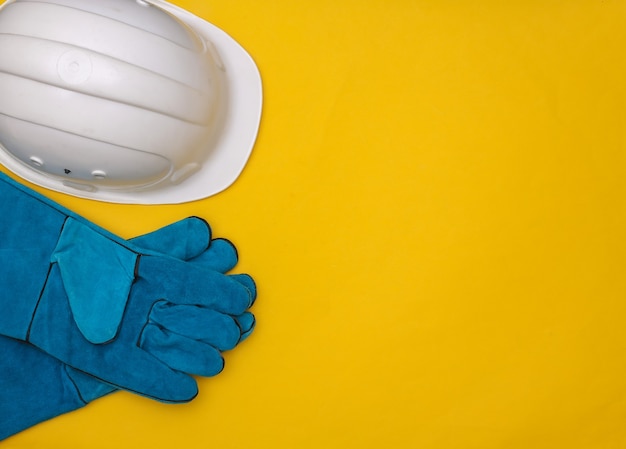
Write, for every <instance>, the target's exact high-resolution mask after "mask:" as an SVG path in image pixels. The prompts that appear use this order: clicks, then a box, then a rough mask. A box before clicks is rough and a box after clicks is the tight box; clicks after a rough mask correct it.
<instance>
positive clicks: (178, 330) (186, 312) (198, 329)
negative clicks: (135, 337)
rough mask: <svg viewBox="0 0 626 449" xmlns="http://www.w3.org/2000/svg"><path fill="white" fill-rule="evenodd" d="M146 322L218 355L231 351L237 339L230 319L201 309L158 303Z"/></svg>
mask: <svg viewBox="0 0 626 449" xmlns="http://www.w3.org/2000/svg"><path fill="white" fill-rule="evenodd" d="M150 322H152V323H154V324H157V325H159V326H160V327H161V328H164V329H167V330H168V331H170V332H173V333H175V334H178V335H182V336H184V337H188V338H191V339H194V340H200V341H203V342H205V343H208V344H210V345H211V346H213V347H215V348H217V349H219V350H220V351H226V350H229V349H233V348H234V347H235V346H236V345H237V343H238V342H239V339H240V338H241V330H240V328H239V326H238V325H237V322H236V321H235V320H234V319H233V318H232V317H230V316H228V315H225V314H223V313H219V312H216V311H215V310H211V309H205V308H203V307H197V306H189V305H176V304H171V303H168V302H165V301H159V302H158V303H156V304H155V305H154V307H153V308H152V311H151V312H150Z"/></svg>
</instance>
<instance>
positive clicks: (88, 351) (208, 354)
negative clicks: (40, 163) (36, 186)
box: [0, 175, 256, 402]
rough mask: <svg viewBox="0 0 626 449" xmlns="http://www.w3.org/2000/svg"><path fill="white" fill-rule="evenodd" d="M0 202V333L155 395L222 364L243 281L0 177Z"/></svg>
mask: <svg viewBox="0 0 626 449" xmlns="http://www.w3.org/2000/svg"><path fill="white" fill-rule="evenodd" d="M0 210H2V214H1V215H0V267H1V269H0V307H1V308H2V310H3V314H2V315H1V316H0V334H2V335H5V336H8V337H12V338H15V339H18V340H22V341H27V342H30V343H31V344H33V345H34V346H37V347H38V348H39V349H41V350H43V351H44V352H46V353H48V354H50V355H51V356H53V357H56V358H57V359H59V360H61V361H62V362H64V363H66V364H68V365H70V366H72V367H74V368H76V369H78V370H79V371H82V372H85V373H87V374H89V375H91V376H93V377H95V378H97V379H99V380H102V381H104V382H107V383H109V384H111V385H113V386H116V387H119V388H123V389H125V390H128V391H132V392H136V393H138V394H142V395H145V396H148V397H151V398H154V399H158V400H161V401H164V402H186V401H189V400H191V399H193V398H194V397H195V396H196V394H197V385H196V382H195V380H194V379H193V378H192V377H191V376H190V375H189V374H197V375H203V376H210V375H214V374H216V373H218V372H219V371H221V369H222V367H223V361H222V357H221V354H220V352H219V351H218V350H217V349H216V348H218V349H220V350H226V349H230V348H232V347H233V346H234V345H235V344H236V343H237V341H238V340H239V337H240V330H239V328H238V326H237V324H236V322H235V320H234V319H233V318H232V317H233V316H237V315H241V314H242V313H244V312H245V311H246V310H247V309H248V308H249V307H250V305H251V304H252V301H253V300H254V298H255V296H256V287H255V285H254V281H253V280H252V278H250V277H249V276H247V275H243V274H238V275H224V274H223V273H220V272H219V271H215V270H212V269H208V268H206V267H203V266H199V265H198V264H193V263H191V262H187V261H182V260H180V259H177V258H174V257H171V256H169V255H163V254H161V253H158V252H154V251H150V250H143V249H142V248H140V247H138V246H136V245H135V244H133V243H131V242H126V241H124V240H123V239H120V238H119V237H117V236H114V235H113V234H111V233H109V232H107V231H105V230H104V229H102V228H99V227H97V226H96V225H94V224H93V223H90V222H89V221H87V220H85V219H84V218H82V217H80V216H78V215H76V214H74V213H72V212H71V211H69V210H67V209H65V208H63V207H61V206H60V205H58V204H56V203H54V202H53V201H51V200H49V199H47V198H45V197H43V196H41V195H39V194H37V193H36V192H34V191H32V190H30V189H28V188H27V187H25V186H23V185H20V184H18V183H16V182H14V181H13V180H11V179H10V178H8V177H7V176H5V175H2V176H0ZM208 329H211V331H208ZM215 329H219V332H217V334H216V332H215V331H214V330H215ZM215 335H219V337H220V338H219V340H218V341H212V340H211V339H212V337H214V336H215Z"/></svg>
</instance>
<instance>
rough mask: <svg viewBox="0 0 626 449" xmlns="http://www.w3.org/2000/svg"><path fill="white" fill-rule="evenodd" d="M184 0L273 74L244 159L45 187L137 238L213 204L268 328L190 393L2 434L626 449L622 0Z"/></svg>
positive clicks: (191, 443)
mask: <svg viewBox="0 0 626 449" xmlns="http://www.w3.org/2000/svg"><path fill="white" fill-rule="evenodd" d="M176 3H177V4H179V5H180V6H182V7H184V8H186V9H189V10H190V11H192V12H194V13H195V14H197V15H200V16H202V17H204V18H206V19H208V20H210V21H211V22H213V23H214V24H216V25H218V26H219V27H221V28H222V29H224V30H226V31H227V32H228V33H230V34H231V35H232V36H233V37H235V38H236V39H237V40H238V41H239V42H240V43H241V44H242V45H243V46H244V47H245V48H246V49H247V50H248V51H249V52H250V54H251V55H252V56H253V57H254V59H255V60H256V62H257V64H258V66H259V69H260V71H261V74H262V77H263V86H264V97H265V98H264V100H265V103H264V110H263V119H262V126H261V129H260V133H259V139H258V141H257V145H256V146H255V149H254V151H253V154H252V157H251V159H250V161H249V164H248V165H247V166H246V168H245V170H244V172H243V174H242V176H241V177H240V178H239V179H238V181H237V182H236V183H235V184H234V185H233V186H232V187H231V188H229V189H228V190H226V191H224V192H223V193H220V194H219V195H217V196H214V197H211V198H208V199H206V200H202V201H197V202H194V203H189V204H184V205H173V206H128V205H113V204H102V203H96V202H93V201H87V200H81V199H77V198H72V197H68V196H65V195H62V194H58V193H52V192H49V191H45V190H43V189H38V190H39V191H42V192H44V193H45V194H47V195H48V196H50V197H51V198H53V199H55V200H56V201H58V202H60V203H61V204H63V205H65V206H67V207H69V208H71V209H73V210H75V211H77V212H78V213H81V214H83V215H84V216H86V217H87V218H89V219H91V220H93V221H95V222H96V223H98V224H100V225H102V226H104V227H106V228H107V229H110V230H111V231H113V232H116V233H119V234H121V235H122V236H124V237H131V236H135V235H138V234H141V233H143V232H147V231H151V230H153V229H155V228H156V227H158V226H161V225H164V224H167V223H169V222H171V221H173V220H177V219H180V218H183V217H185V216H187V215H198V216H201V217H204V218H206V219H207V220H208V221H209V222H210V223H211V224H212V226H213V229H214V234H215V236H219V237H227V238H229V239H231V240H232V241H233V242H234V243H235V244H236V246H237V248H238V249H239V253H240V257H241V262H240V265H239V266H238V268H237V271H240V272H249V273H251V274H252V275H253V276H254V277H255V279H256V281H257V283H258V288H259V299H258V302H257V304H256V305H255V306H254V312H255V314H256V316H257V320H258V327H257V330H256V332H255V333H254V334H253V336H252V337H251V338H250V339H249V340H248V341H246V342H245V343H244V344H242V345H241V346H240V347H239V348H237V349H236V350H235V351H232V352H230V353H228V354H227V355H226V369H225V371H224V372H223V373H222V374H221V375H219V376H218V377H216V378H213V379H202V380H200V381H199V383H200V396H199V397H198V398H197V399H196V400H194V401H193V402H191V403H190V404H187V405H164V404H159V403H156V402H152V401H150V400H148V399H144V398H141V397H137V396H133V395H131V394H128V393H116V394H114V395H112V396H110V397H107V398H104V399H101V400H98V401H96V402H94V403H92V404H90V405H89V406H87V407H86V408H84V409H82V410H79V411H77V412H74V413H70V414H68V415H65V416H62V417H59V418H57V419H54V420H52V421H50V422H47V423H44V424H41V425H39V426H36V427H35V428H32V429H30V430H28V431H26V432H23V433H21V434H19V435H17V436H15V437H13V438H11V439H9V440H7V441H6V442H4V443H0V445H2V447H7V448H49V449H53V448H63V449H72V448H76V449H78V448H90V449H100V448H102V449H104V448H106V449H109V448H112V447H115V448H152V449H158V448H185V449H201V448H202V449H204V448H220V449H229V448H233V449H239V448H242V449H243V448H250V449H252V448H254V449H265V448H267V449H283V448H284V449H309V448H311V449H320V448H324V449H345V448H355V449H356V448H359V449H363V448H372V449H380V448H398V449H416V448H420V449H457V448H458V449H471V448H480V449H491V448H494V449H495V448H498V449H499V448H502V449H515V448H520V449H528V448H533V449H542V448H546V449H555V448H564V449H603V448H607V449H608V448H621V447H626V327H625V326H624V322H626V276H625V274H624V272H625V270H626V255H625V250H626V240H625V236H626V207H625V206H626V204H625V201H626V200H625V198H626V181H625V175H626V173H625V169H626V160H625V153H624V151H625V144H624V137H625V130H626V128H625V127H624V120H625V118H626V117H625V102H626V92H625V88H624V86H625V80H626V65H625V60H626V59H625V52H624V49H625V48H626V27H625V26H624V23H626V6H625V4H624V3H623V2H620V1H617V0H560V1H559V0H551V1H545V0H543V1H539V0H514V1H506V2H502V1H487V0H478V1H470V0H455V1H453V0H437V1H435V0H432V1H431V0H415V1H410V0H392V1H382V0H365V1H364V0H361V1H355V0H345V1H335V0H333V1H330V0H318V1H315V2H312V1H304V2H298V1H295V2H294V1H271V0H270V1H251V0H234V1H211V2H206V1H200V0H186V1H184V0H178V1H176ZM0 101H1V99H0Z"/></svg>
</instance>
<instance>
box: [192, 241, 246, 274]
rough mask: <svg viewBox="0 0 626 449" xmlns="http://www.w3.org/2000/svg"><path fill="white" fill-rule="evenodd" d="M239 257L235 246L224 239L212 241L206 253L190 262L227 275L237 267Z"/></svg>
mask: <svg viewBox="0 0 626 449" xmlns="http://www.w3.org/2000/svg"><path fill="white" fill-rule="evenodd" d="M238 261H239V256H238V254H237V249H236V248H235V246H234V245H233V244H232V243H231V242H230V241H228V240H226V239H222V238H219V239H214V240H212V241H211V245H210V246H209V248H208V249H207V250H206V251H203V252H202V253H201V254H199V255H198V256H196V257H195V258H194V259H192V260H191V262H192V263H197V264H199V265H202V266H204V267H206V268H208V269H211V270H215V271H219V272H220V273H227V272H229V271H230V270H232V269H233V268H235V266H236V265H237V262H238Z"/></svg>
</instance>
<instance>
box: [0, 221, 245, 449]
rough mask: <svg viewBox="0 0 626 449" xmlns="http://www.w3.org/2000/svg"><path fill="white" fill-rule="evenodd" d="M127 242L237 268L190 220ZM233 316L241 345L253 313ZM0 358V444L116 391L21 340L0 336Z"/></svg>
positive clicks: (224, 247) (223, 244)
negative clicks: (0, 441)
mask: <svg viewBox="0 0 626 449" xmlns="http://www.w3.org/2000/svg"><path fill="white" fill-rule="evenodd" d="M131 241H132V242H133V243H135V244H136V245H137V246H139V247H141V248H143V249H145V250H154V251H158V252H161V253H164V254H169V255H171V256H172V257H176V258H179V259H181V260H187V261H190V262H191V263H195V264H201V265H203V266H205V267H206V268H209V269H214V270H217V271H219V272H222V273H226V272H228V271H230V270H232V269H233V268H234V267H235V265H236V264H237V258H238V257H237V252H236V249H235V247H234V246H233V245H232V244H231V243H230V242H228V241H227V240H224V239H213V240H212V239H211V233H210V228H209V226H208V224H207V223H206V222H205V221H203V220H201V219H199V218H195V217H191V218H187V219H184V220H181V221H179V222H176V223H174V224H172V225H169V226H166V227H164V228H162V229H159V230H157V231H154V232H152V233H150V234H146V235H144V236H141V237H137V238H135V239H132V240H131ZM233 318H234V319H235V322H236V323H237V324H238V326H239V329H240V337H239V342H241V341H243V340H244V339H246V338H247V337H248V336H249V335H250V334H251V333H252V331H253V329H254V325H255V319H254V315H252V313H250V312H244V313H243V314H242V315H239V316H236V317H233ZM214 332H215V334H216V335H215V336H213V337H212V338H211V340H212V341H214V342H219V341H220V335H219V329H215V330H214ZM216 344H218V343H216ZM0 354H2V357H1V358H0V380H1V382H2V388H1V389H0V440H3V439H5V438H8V437H9V436H11V435H14V434H16V433H18V432H21V431H22V430H25V429H27V428H29V427H32V426H34V425H36V424H38V423H40V422H43V421H46V420H49V419H51V418H54V417H56V416H59V415H61V414H64V413H67V412H70V411H73V410H76V409H78V408H81V407H83V406H85V405H86V404H88V403H89V402H91V401H93V400H95V399H98V398H100V397H102V396H104V395H107V394H109V393H111V392H113V391H115V390H116V389H115V387H113V386H111V385H109V384H106V383H103V382H101V381H99V380H97V379H95V378H93V377H91V376H89V375H86V374H84V373H82V372H80V371H78V370H76V369H74V368H72V367H70V366H68V365H66V364H64V363H63V362H61V361H59V360H57V359H56V358H54V357H51V356H49V355H48V354H46V353H44V352H42V351H40V350H39V349H37V348H35V347H34V346H32V345H30V344H29V343H26V342H23V341H19V340H15V339H13V338H9V337H4V336H0Z"/></svg>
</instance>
